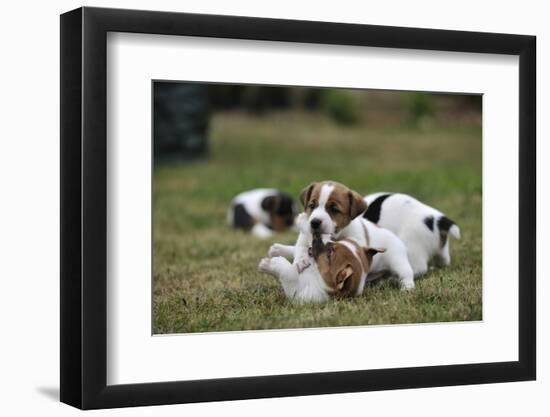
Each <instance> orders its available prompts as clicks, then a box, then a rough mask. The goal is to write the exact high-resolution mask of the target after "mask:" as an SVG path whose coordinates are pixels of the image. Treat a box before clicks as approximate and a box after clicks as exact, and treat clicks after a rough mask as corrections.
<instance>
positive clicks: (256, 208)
mask: <svg viewBox="0 0 550 417" xmlns="http://www.w3.org/2000/svg"><path fill="white" fill-rule="evenodd" d="M295 215H296V210H295V207H294V201H293V200H292V197H291V196H290V195H288V194H287V193H284V192H281V191H278V190H274V189H271V188H258V189H255V190H250V191H245V192H242V193H240V194H238V195H237V196H235V198H233V201H232V202H231V206H230V207H229V210H228V213H227V221H228V223H229V225H231V226H233V227H235V228H237V229H242V230H245V231H247V232H250V233H252V234H253V235H254V236H256V237H258V238H261V239H263V238H268V237H270V236H272V235H273V232H279V231H284V230H286V229H288V228H290V227H292V226H293V224H294V216H295Z"/></svg>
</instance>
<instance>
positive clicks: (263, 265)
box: [258, 258, 273, 274]
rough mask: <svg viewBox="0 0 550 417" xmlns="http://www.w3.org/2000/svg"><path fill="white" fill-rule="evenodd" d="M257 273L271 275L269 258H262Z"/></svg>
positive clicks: (271, 268)
mask: <svg viewBox="0 0 550 417" xmlns="http://www.w3.org/2000/svg"><path fill="white" fill-rule="evenodd" d="M258 271H260V272H265V273H267V274H272V273H273V266H272V265H271V258H263V259H262V260H261V261H260V263H259V264H258Z"/></svg>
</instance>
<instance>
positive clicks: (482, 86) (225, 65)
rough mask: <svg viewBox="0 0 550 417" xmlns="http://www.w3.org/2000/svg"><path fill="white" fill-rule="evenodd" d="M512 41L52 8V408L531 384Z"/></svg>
mask: <svg viewBox="0 0 550 417" xmlns="http://www.w3.org/2000/svg"><path fill="white" fill-rule="evenodd" d="M535 45H536V40H535V37H533V36H524V35H510V34H494V33H476V32H460V31H447V30H432V29H417V28H403V27H387V26H372V25H356V24H340V23H328V22H312V21H293V20H277V19H264V18H251V17H237V16H214V15H197V14H185V13H168V12H152V11H136V10H118V9H101V8H87V7H84V8H80V9H77V10H73V11H71V12H67V13H65V14H63V15H62V16H61V311H60V315H61V401H63V402H65V403H67V404H70V405H73V406H75V407H79V408H82V409H93V408H111V407H125V406H140V405H155V404H174V403H188V402H201V401H221V400H236V399H249V398H266V397H279V396H298V395H314V394H327V393H343V392H357V391H374V390H387V389H401V388H419V387H435V386H446V385H463V384H481V383H496V382H507V381H523V380H533V379H535V376H536V350H535V346H536V315H535V311H536V308H535V307H536V306H535V300H536V296H535V295H536V294H535V291H536V272H535V249H536V234H535V230H536V223H535V220H536V205H535V202H536V187H535V171H536V147H535V105H536V95H535V67H536V65H535V49H536V48H535Z"/></svg>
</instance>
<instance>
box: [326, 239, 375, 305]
mask: <svg viewBox="0 0 550 417" xmlns="http://www.w3.org/2000/svg"><path fill="white" fill-rule="evenodd" d="M361 253H362V251H360V250H359V251H358V255H359V259H358V258H357V256H355V255H354V254H353V252H352V251H351V250H350V249H349V248H348V247H347V246H346V245H344V244H342V243H338V242H331V243H328V244H326V245H325V250H324V251H323V252H322V253H321V254H319V256H318V257H317V267H318V268H319V272H320V273H321V277H322V278H323V281H324V282H325V284H326V286H327V287H328V288H329V291H330V293H331V294H332V295H335V296H338V297H351V296H353V295H355V294H356V293H357V288H359V284H360V283H361V276H362V275H363V273H364V271H365V269H364V267H365V265H364V263H363V261H362V260H361V258H364V261H365V262H367V260H366V257H365V255H361Z"/></svg>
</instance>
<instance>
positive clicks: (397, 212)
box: [365, 193, 460, 276]
mask: <svg viewBox="0 0 550 417" xmlns="http://www.w3.org/2000/svg"><path fill="white" fill-rule="evenodd" d="M382 194H387V193H376V194H370V195H368V196H366V197H365V201H366V202H367V204H371V203H372V202H373V201H374V200H375V199H376V198H377V197H379V196H380V195H382ZM443 215H444V214H443V213H441V212H440V211H438V210H436V209H434V208H433V207H430V206H428V205H426V204H424V203H422V202H420V201H418V200H416V199H415V198H413V197H411V196H409V195H406V194H392V195H391V196H390V197H388V198H387V199H386V200H384V202H383V203H382V205H381V209H380V220H379V221H378V223H377V224H378V225H379V226H381V227H383V228H385V229H388V230H391V231H392V232H394V233H395V234H396V235H397V236H398V237H399V238H400V239H401V240H402V241H403V243H404V244H405V246H406V248H407V254H408V258H409V262H410V264H411V266H412V268H413V271H414V275H415V276H418V275H422V274H424V273H426V272H427V271H428V262H429V261H430V260H431V259H432V258H434V260H435V261H436V262H437V263H438V264H440V265H441V266H446V265H449V263H450V262H451V256H450V253H449V238H447V241H446V243H445V245H444V246H443V247H441V246H440V235H439V229H438V228H437V220H438V219H439V218H440V217H441V216H443ZM429 216H432V217H433V218H434V223H433V230H430V229H429V228H428V227H427V226H426V224H425V223H424V219H425V218H426V217H429ZM449 235H451V236H453V237H454V238H455V239H460V229H459V227H458V226H457V225H453V226H451V228H450V229H449Z"/></svg>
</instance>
